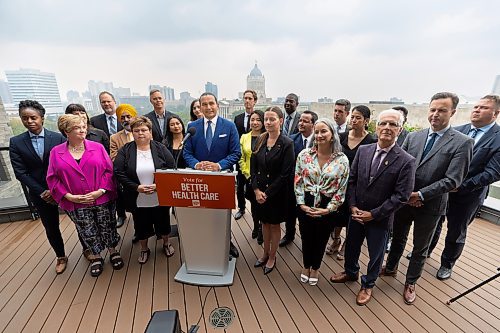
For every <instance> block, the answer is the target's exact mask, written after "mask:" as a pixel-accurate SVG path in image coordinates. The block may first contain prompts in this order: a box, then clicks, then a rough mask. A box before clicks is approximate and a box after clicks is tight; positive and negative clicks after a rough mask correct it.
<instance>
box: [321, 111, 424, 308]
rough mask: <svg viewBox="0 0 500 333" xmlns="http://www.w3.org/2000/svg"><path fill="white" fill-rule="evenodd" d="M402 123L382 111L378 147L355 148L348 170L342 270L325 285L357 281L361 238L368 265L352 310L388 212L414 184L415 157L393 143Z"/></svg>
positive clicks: (366, 289) (368, 286)
mask: <svg viewBox="0 0 500 333" xmlns="http://www.w3.org/2000/svg"><path fill="white" fill-rule="evenodd" d="M403 119H404V118H403V115H402V114H400V113H399V111H396V110H385V111H382V112H381V113H380V114H379V116H378V120H377V137H378V142H377V143H374V144H370V145H365V146H360V147H359V149H358V151H357V153H356V157H355V158H354V162H353V164H352V166H351V173H350V176H349V186H348V192H347V199H348V202H349V207H350V210H351V213H352V216H351V220H350V221H349V232H348V233H347V238H346V241H345V243H346V248H345V264H344V268H345V271H344V272H342V273H339V274H336V275H334V276H332V277H331V278H330V280H331V281H332V282H334V283H343V282H347V281H356V280H357V279H358V276H359V263H358V260H359V255H360V253H361V246H362V245H363V241H364V239H365V238H366V242H367V244H368V253H369V255H370V262H369V263H368V268H367V273H366V275H363V276H362V277H361V290H360V291H359V293H358V296H357V297H356V303H357V304H358V305H365V304H366V303H368V302H369V301H370V299H371V296H372V290H373V287H374V286H375V281H376V280H377V277H378V274H379V273H380V268H381V267H382V262H383V261H384V253H385V244H386V242H387V236H388V234H389V227H390V225H391V224H392V220H393V219H394V213H395V212H396V211H397V210H398V209H400V208H401V207H403V205H404V204H405V203H406V202H407V201H408V198H409V197H410V194H411V192H412V190H413V186H414V182H415V158H414V157H413V156H411V155H410V154H408V153H406V152H405V151H404V150H402V149H401V148H400V147H399V145H398V144H396V138H397V136H398V134H399V133H400V131H401V128H402V126H403Z"/></svg>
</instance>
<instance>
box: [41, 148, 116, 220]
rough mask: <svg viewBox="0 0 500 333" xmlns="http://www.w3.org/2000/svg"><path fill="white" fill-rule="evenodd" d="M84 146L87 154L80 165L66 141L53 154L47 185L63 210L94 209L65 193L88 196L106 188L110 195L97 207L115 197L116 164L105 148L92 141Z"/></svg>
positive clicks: (103, 198)
mask: <svg viewBox="0 0 500 333" xmlns="http://www.w3.org/2000/svg"><path fill="white" fill-rule="evenodd" d="M84 144H85V152H84V153H83V156H82V158H81V160H80V163H77V162H76V161H75V159H74V158H73V156H71V154H70V152H69V150H68V144H67V143H66V142H65V143H62V144H60V145H58V146H55V147H54V148H53V149H52V150H51V151H50V157H49V169H48V170H47V184H48V186H49V190H50V193H51V194H52V197H53V198H54V200H55V201H56V202H57V203H58V204H59V206H60V207H61V208H62V209H64V210H68V211H72V210H75V209H78V208H82V207H90V206H91V205H88V204H77V203H73V202H70V201H68V200H66V199H65V198H64V195H66V193H71V194H87V193H89V192H92V191H95V190H98V189H100V188H102V189H105V190H106V191H107V192H106V193H105V194H104V195H102V196H101V197H99V198H98V199H97V200H96V202H95V204H96V205H102V204H105V203H107V202H109V201H111V200H114V199H115V198H116V183H115V181H114V178H113V163H112V162H111V159H110V158H109V156H108V154H107V153H106V150H105V149H104V146H103V145H102V144H100V143H97V142H93V141H89V140H85V142H84Z"/></svg>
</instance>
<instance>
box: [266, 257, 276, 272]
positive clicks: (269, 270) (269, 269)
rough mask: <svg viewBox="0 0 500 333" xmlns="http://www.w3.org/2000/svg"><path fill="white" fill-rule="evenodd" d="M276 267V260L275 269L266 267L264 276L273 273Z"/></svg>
mask: <svg viewBox="0 0 500 333" xmlns="http://www.w3.org/2000/svg"><path fill="white" fill-rule="evenodd" d="M274 267H276V260H274V265H273V267H267V266H264V275H267V274H269V273H271V272H272V271H273V269H274Z"/></svg>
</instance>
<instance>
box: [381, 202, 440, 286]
mask: <svg viewBox="0 0 500 333" xmlns="http://www.w3.org/2000/svg"><path fill="white" fill-rule="evenodd" d="M440 218H441V215H432V214H429V213H427V212H425V211H423V209H422V208H415V207H411V206H405V207H403V208H401V209H400V210H399V211H397V212H396V214H395V217H394V224H393V231H392V232H393V236H392V246H391V251H390V252H389V255H388V256H387V263H386V268H387V269H388V270H390V271H394V270H396V269H397V267H398V264H399V260H400V259H401V256H402V255H403V251H404V248H405V245H406V241H407V240H408V233H409V232H410V228H411V225H412V223H413V222H415V223H414V224H413V250H412V256H411V259H410V264H409V265H408V271H407V272H406V282H407V283H410V284H415V283H416V282H417V280H418V279H419V278H420V276H421V275H422V270H423V268H424V265H425V260H426V258H427V251H428V250H429V244H430V243H431V240H432V236H433V235H434V231H435V230H436V226H437V224H438V221H439V219H440Z"/></svg>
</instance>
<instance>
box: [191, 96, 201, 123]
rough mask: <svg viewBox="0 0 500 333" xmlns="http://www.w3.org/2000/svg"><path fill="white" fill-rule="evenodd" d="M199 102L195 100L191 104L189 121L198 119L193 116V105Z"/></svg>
mask: <svg viewBox="0 0 500 333" xmlns="http://www.w3.org/2000/svg"><path fill="white" fill-rule="evenodd" d="M196 102H198V103H199V102H200V100H199V99H195V100H194V101H192V102H191V106H190V107H189V118H190V120H191V121H195V120H197V119H198V117H197V116H196V115H195V114H194V111H193V110H194V103H196Z"/></svg>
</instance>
